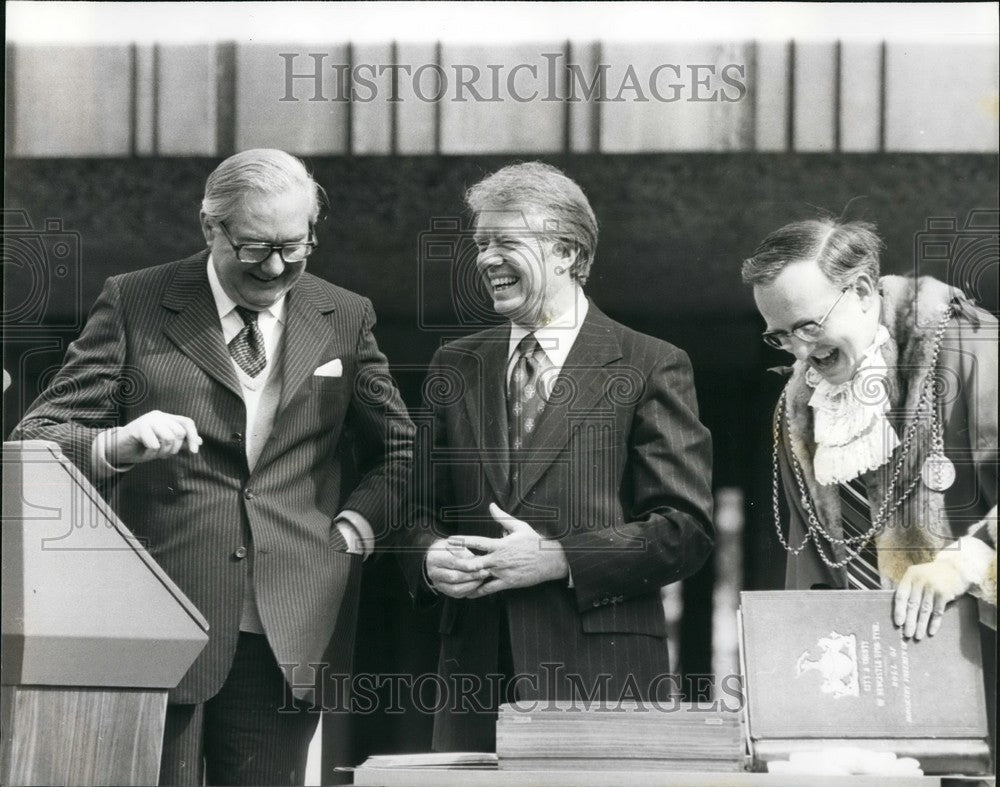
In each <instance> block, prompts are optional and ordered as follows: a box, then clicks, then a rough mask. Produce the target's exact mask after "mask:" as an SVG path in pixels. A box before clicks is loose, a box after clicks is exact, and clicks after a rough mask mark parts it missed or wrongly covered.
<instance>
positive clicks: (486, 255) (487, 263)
mask: <svg viewBox="0 0 1000 787" xmlns="http://www.w3.org/2000/svg"><path fill="white" fill-rule="evenodd" d="M500 262H502V258H501V257H500V255H499V254H498V253H497V250H496V249H495V248H494V247H493V246H487V247H486V248H485V249H481V250H480V251H479V253H478V254H477V255H476V265H478V266H479V267H480V268H492V267H493V266H494V265H498V264H499V263H500Z"/></svg>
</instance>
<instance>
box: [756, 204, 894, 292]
mask: <svg viewBox="0 0 1000 787" xmlns="http://www.w3.org/2000/svg"><path fill="white" fill-rule="evenodd" d="M884 248H885V244H884V243H883V242H882V239H881V238H879V236H878V235H877V234H876V230H875V225H874V224H869V223H868V222H864V221H849V222H846V223H842V222H839V221H837V220H836V219H833V218H821V219H810V220H808V221H796V222H794V223H792V224H786V225H785V226H784V227H782V228H781V229H779V230H775V231H774V232H772V233H771V234H770V235H768V236H767V237H766V238H764V240H763V241H762V242H761V244H760V245H759V246H758V247H757V248H756V249H754V252H753V254H752V255H750V257H748V258H747V259H745V260H744V261H743V271H742V274H743V283H744V284H750V285H753V286H757V285H767V284H770V283H771V282H773V281H774V280H775V279H776V278H777V277H778V274H779V273H781V271H783V270H784V269H785V267H786V266H788V265H791V264H792V263H794V262H803V261H805V260H815V261H816V264H817V265H819V269H820V270H821V271H823V273H824V275H825V276H826V277H827V278H828V279H829V280H830V281H831V282H833V283H834V284H836V285H837V286H846V285H847V284H848V283H849V282H850V281H851V280H852V279H853V278H854V277H855V276H856V275H857V274H859V273H865V274H868V276H869V278H871V280H872V283H873V284H877V283H878V278H879V255H880V254H881V252H882V250H883V249H884Z"/></svg>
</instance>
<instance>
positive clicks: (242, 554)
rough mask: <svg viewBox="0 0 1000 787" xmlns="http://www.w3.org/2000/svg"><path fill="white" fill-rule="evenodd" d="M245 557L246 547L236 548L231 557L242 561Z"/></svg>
mask: <svg viewBox="0 0 1000 787" xmlns="http://www.w3.org/2000/svg"><path fill="white" fill-rule="evenodd" d="M246 556H247V548H246V547H236V551H235V552H233V557H234V558H236V559H237V560H242V559H243V558H245V557H246Z"/></svg>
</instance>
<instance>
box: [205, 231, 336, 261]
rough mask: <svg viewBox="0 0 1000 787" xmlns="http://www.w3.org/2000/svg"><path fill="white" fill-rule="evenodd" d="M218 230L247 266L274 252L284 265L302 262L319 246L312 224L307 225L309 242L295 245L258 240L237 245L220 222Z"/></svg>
mask: <svg viewBox="0 0 1000 787" xmlns="http://www.w3.org/2000/svg"><path fill="white" fill-rule="evenodd" d="M219 228H220V229H221V230H222V234H223V235H225V236H226V240H227V241H229V245H230V246H232V247H233V251H235V252H236V259H238V260H239V261H240V262H242V263H245V264H247V265H258V264H260V263H262V262H264V260H266V259H267V258H268V257H270V256H271V255H272V254H274V252H278V254H279V255H281V261H282V262H284V263H286V264H294V263H296V262H304V261H305V260H306V258H307V257H308V256H309V255H310V254H312V253H313V251H314V250H315V248H316V247H317V246H318V245H319V242H318V241H317V240H316V237H315V235H314V234H313V225H312V224H310V225H309V240H307V241H297V242H295V243H264V242H263V241H259V240H255V241H251V242H250V243H237V242H236V241H234V240H233V236H232V235H230V234H229V230H227V229H226V225H225V224H223V223H222V222H221V221H220V222H219Z"/></svg>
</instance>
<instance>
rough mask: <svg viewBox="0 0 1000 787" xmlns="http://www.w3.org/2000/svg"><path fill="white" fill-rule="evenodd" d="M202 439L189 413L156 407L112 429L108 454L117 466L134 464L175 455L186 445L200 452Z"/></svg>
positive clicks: (106, 456)
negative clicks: (172, 413)
mask: <svg viewBox="0 0 1000 787" xmlns="http://www.w3.org/2000/svg"><path fill="white" fill-rule="evenodd" d="M201 442H202V440H201V436H200V435H199V434H198V429H197V428H196V427H195V425H194V421H192V420H191V419H190V418H188V417H187V416H184V415H171V414H170V413H164V412H161V411H159V410H152V411H151V412H148V413H146V414H145V415H141V416H139V417H138V418H136V419H135V420H134V421H130V422H129V423H128V424H126V425H125V426H122V427H118V428H117V429H112V430H110V431H109V432H108V433H107V437H106V442H105V445H104V458H105V459H106V460H107V461H108V462H109V463H111V464H112V465H114V466H115V467H120V466H122V465H134V464H139V463H140V462H149V461H152V460H153V459H163V458H164V457H167V456H174V455H175V454H177V453H178V452H180V451H181V449H183V448H185V447H186V448H187V450H188V451H190V452H191V453H192V454H196V453H198V449H199V447H201Z"/></svg>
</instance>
